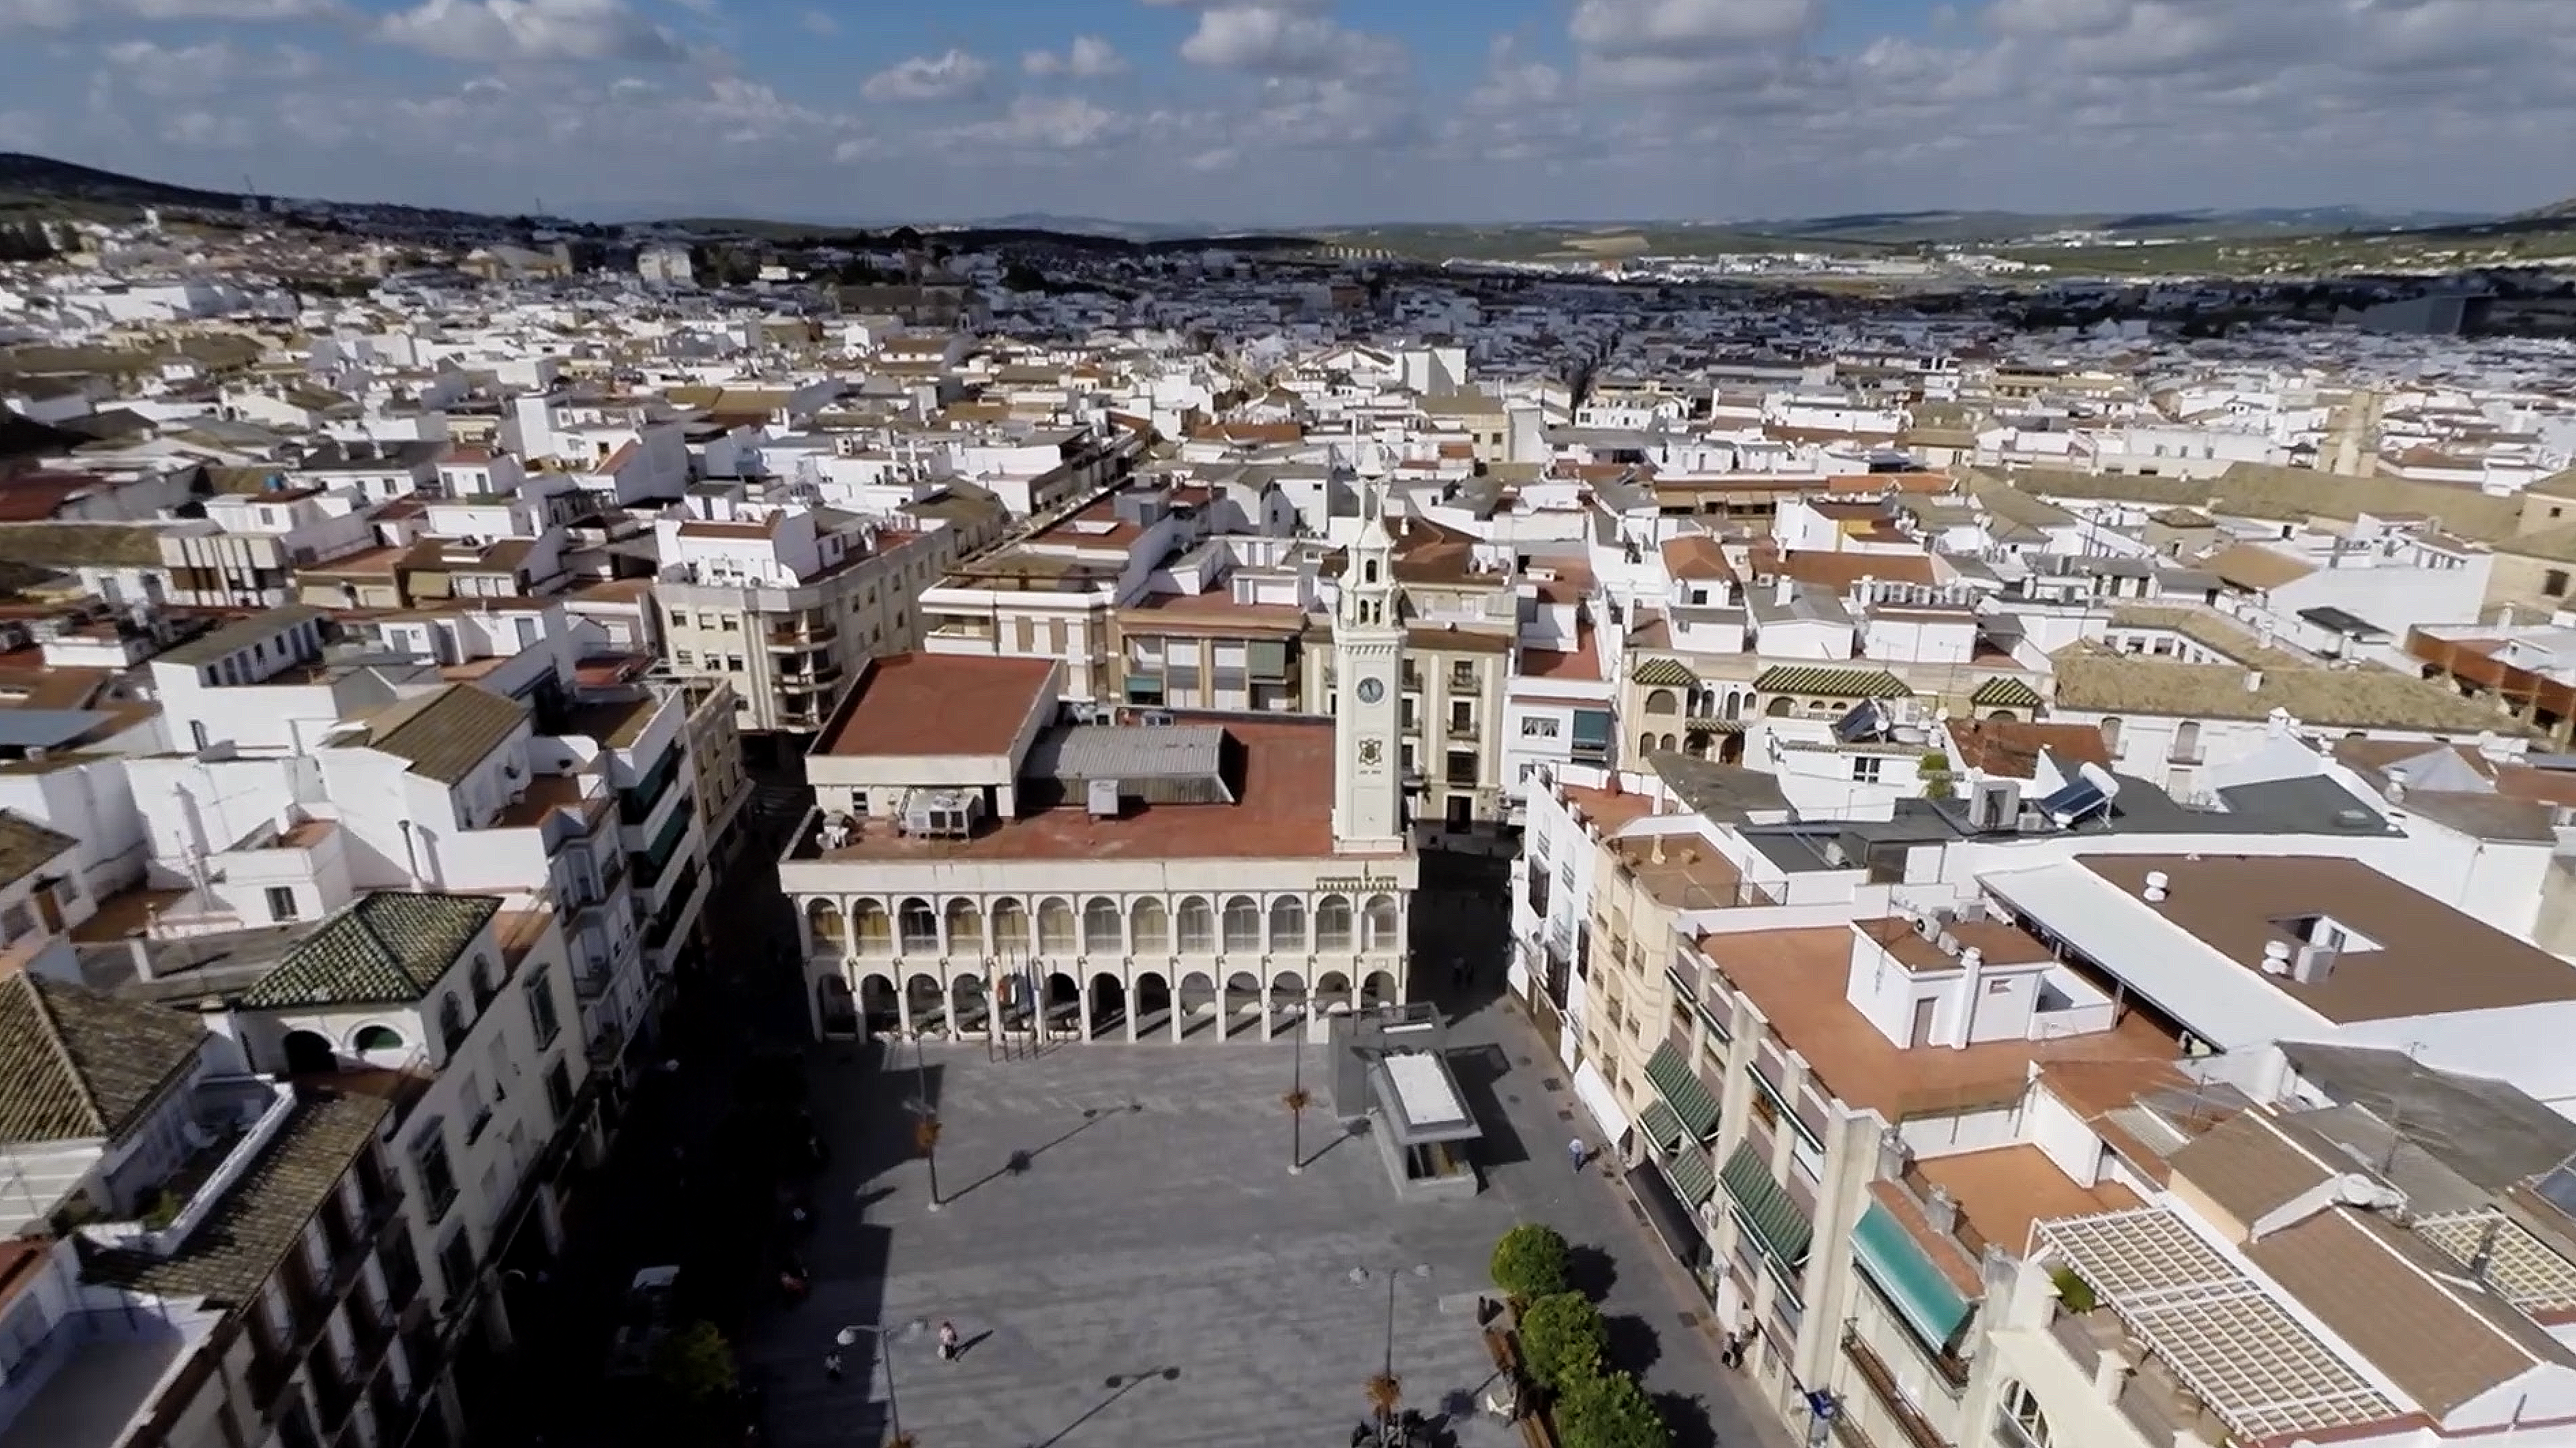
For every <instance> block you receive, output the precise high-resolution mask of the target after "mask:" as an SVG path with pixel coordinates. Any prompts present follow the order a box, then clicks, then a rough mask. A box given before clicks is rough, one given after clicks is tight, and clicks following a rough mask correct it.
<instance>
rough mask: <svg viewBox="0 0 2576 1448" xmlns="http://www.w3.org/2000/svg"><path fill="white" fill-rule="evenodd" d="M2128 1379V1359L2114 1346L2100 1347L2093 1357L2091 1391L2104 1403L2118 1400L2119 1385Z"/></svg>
mask: <svg viewBox="0 0 2576 1448" xmlns="http://www.w3.org/2000/svg"><path fill="white" fill-rule="evenodd" d="M2128 1380H2129V1360H2128V1359H2127V1358H2124V1357H2122V1356H2120V1353H2119V1350H2118V1349H2116V1348H2107V1347H2106V1348H2101V1349H2098V1350H2097V1351H2096V1355H2095V1356H2094V1359H2093V1393H2094V1396H2096V1397H2098V1398H2100V1399H2101V1400H2102V1401H2103V1402H2106V1403H2116V1402H2118V1401H2120V1388H2121V1385H2122V1384H2124V1383H2126V1382H2128Z"/></svg>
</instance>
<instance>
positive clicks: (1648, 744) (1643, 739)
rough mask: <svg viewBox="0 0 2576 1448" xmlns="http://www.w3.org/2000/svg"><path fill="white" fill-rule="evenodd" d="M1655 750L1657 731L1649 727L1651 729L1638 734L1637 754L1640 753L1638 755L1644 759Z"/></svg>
mask: <svg viewBox="0 0 2576 1448" xmlns="http://www.w3.org/2000/svg"><path fill="white" fill-rule="evenodd" d="M1654 752H1655V731H1654V730H1652V729H1649V730H1647V731H1646V732H1645V733H1643V734H1640V735H1638V736H1637V755H1638V757H1639V758H1641V759H1642V758H1644V757H1645V756H1646V755H1649V754H1652V753H1654Z"/></svg>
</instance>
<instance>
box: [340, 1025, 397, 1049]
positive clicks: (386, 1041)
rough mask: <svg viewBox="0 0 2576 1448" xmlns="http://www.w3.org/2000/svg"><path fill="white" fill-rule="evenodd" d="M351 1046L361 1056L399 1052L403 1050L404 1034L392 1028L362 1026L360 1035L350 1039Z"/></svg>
mask: <svg viewBox="0 0 2576 1448" xmlns="http://www.w3.org/2000/svg"><path fill="white" fill-rule="evenodd" d="M349 1046H350V1049H352V1050H354V1051H356V1052H358V1053H359V1054H360V1055H368V1054H372V1053H374V1052H377V1051H399V1050H401V1049H402V1048H403V1038H402V1032H400V1031H397V1030H395V1029H394V1028H393V1027H391V1026H361V1027H360V1028H359V1029H358V1034H357V1035H355V1036H353V1037H351V1038H350V1041H349Z"/></svg>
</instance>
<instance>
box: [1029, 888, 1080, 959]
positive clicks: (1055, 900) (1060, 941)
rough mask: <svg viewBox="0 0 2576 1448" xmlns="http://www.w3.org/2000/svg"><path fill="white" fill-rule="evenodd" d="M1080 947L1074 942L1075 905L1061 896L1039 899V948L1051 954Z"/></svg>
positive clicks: (1066, 952) (1070, 951)
mask: <svg viewBox="0 0 2576 1448" xmlns="http://www.w3.org/2000/svg"><path fill="white" fill-rule="evenodd" d="M1079 948H1080V947H1079V946H1077V945H1075V944H1074V937H1073V906H1072V905H1071V904H1070V903H1068V902H1067V901H1066V900H1064V899H1063V898H1062V897H1060V896H1049V897H1048V898H1046V899H1044V900H1041V901H1039V902H1038V949H1040V950H1043V951H1046V952H1047V953H1048V954H1050V955H1065V954H1071V953H1072V952H1073V951H1075V950H1077V949H1079Z"/></svg>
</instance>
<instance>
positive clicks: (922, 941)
mask: <svg viewBox="0 0 2576 1448" xmlns="http://www.w3.org/2000/svg"><path fill="white" fill-rule="evenodd" d="M896 921H897V928H898V930H899V932H900V934H901V935H902V936H903V948H904V950H905V951H907V952H911V953H928V952H934V951H937V950H938V949H939V917H938V916H937V915H934V914H932V913H931V909H930V902H929V901H927V900H924V899H922V898H921V897H920V896H918V895H916V896H914V897H913V898H911V899H909V900H906V901H904V902H903V907H902V910H901V912H900V913H899V914H898V915H897V917H896Z"/></svg>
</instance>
